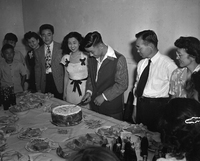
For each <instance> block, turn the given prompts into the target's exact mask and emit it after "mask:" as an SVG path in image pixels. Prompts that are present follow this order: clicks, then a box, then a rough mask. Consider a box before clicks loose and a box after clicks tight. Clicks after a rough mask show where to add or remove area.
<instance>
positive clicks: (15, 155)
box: [0, 150, 29, 161]
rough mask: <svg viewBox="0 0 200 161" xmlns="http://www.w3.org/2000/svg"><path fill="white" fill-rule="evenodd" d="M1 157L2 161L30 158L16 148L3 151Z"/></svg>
mask: <svg viewBox="0 0 200 161" xmlns="http://www.w3.org/2000/svg"><path fill="white" fill-rule="evenodd" d="M0 158H1V161H11V160H12V161H15V160H17V161H23V160H29V156H27V155H23V154H21V153H20V152H18V151H14V150H12V151H7V152H5V153H3V154H2V155H1V157H0Z"/></svg>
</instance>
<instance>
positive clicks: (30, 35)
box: [24, 31, 43, 46]
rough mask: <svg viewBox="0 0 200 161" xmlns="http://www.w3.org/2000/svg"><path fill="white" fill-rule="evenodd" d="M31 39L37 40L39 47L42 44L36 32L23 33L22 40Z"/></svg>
mask: <svg viewBox="0 0 200 161" xmlns="http://www.w3.org/2000/svg"><path fill="white" fill-rule="evenodd" d="M32 37H33V38H35V39H36V40H39V45H40V46H41V45H42V44H43V41H42V38H41V37H40V36H39V35H38V34H37V33H36V32H32V31H29V32H27V33H25V35H24V40H25V41H28V40H29V39H31V38H32Z"/></svg>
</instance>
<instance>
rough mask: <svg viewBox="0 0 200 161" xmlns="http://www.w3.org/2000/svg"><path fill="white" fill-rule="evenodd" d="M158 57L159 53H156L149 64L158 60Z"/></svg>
mask: <svg viewBox="0 0 200 161" xmlns="http://www.w3.org/2000/svg"><path fill="white" fill-rule="evenodd" d="M159 57H160V52H159V51H158V52H157V53H156V54H155V55H154V56H153V57H152V58H151V62H152V63H155V62H156V61H157V60H158V58H159Z"/></svg>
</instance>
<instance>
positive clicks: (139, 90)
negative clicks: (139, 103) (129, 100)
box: [135, 59, 151, 98]
mask: <svg viewBox="0 0 200 161" xmlns="http://www.w3.org/2000/svg"><path fill="white" fill-rule="evenodd" d="M150 64H151V60H150V59H149V62H148V65H147V66H146V67H145V69H144V70H143V72H142V75H141V77H140V80H139V82H138V85H137V89H136V91H135V95H136V96H137V97H138V98H139V97H141V96H142V94H143V91H144V87H145V85H146V83H147V79H148V76H149V67H150Z"/></svg>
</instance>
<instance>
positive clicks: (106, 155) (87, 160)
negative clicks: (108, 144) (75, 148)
mask: <svg viewBox="0 0 200 161" xmlns="http://www.w3.org/2000/svg"><path fill="white" fill-rule="evenodd" d="M70 161H119V159H118V158H117V157H116V156H115V154H114V153H113V152H112V151H110V150H108V149H106V148H103V147H95V146H94V147H87V148H84V149H82V150H80V151H79V152H78V153H76V154H75V155H74V156H73V157H72V158H71V159H70Z"/></svg>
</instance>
